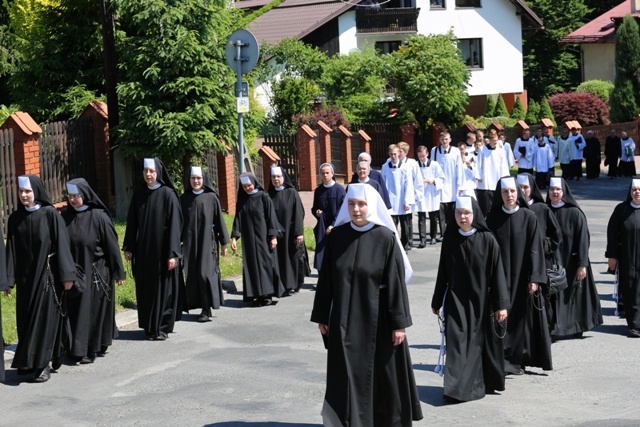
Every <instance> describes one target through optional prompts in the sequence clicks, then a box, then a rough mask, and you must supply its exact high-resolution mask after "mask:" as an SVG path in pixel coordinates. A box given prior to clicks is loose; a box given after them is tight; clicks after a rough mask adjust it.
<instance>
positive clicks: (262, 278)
mask: <svg viewBox="0 0 640 427" xmlns="http://www.w3.org/2000/svg"><path fill="white" fill-rule="evenodd" d="M250 177H251V181H252V182H253V185H254V187H255V189H256V190H257V191H256V192H255V193H254V194H247V192H246V191H244V189H243V188H242V185H240V189H239V190H238V206H237V208H236V216H235V218H234V219H233V230H232V231H231V237H233V238H235V239H239V238H240V237H241V236H242V239H243V240H242V288H243V289H242V291H243V297H244V300H245V301H251V300H254V299H256V298H258V299H260V298H268V297H271V296H276V297H281V296H282V294H283V293H284V286H283V285H282V281H281V280H280V273H279V271H278V270H279V269H278V252H277V251H276V250H271V248H270V247H269V238H270V236H276V237H279V236H280V234H281V230H282V227H281V226H280V224H279V223H278V218H277V215H276V211H275V209H274V207H273V203H272V202H271V198H270V197H269V195H268V194H267V193H266V192H265V191H264V190H263V189H262V187H261V186H260V184H259V183H258V181H257V180H256V179H255V177H254V176H253V175H251V176H250Z"/></svg>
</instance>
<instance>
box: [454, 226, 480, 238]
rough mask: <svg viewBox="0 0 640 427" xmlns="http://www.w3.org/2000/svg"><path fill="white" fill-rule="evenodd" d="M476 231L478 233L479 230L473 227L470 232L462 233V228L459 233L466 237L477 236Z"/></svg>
mask: <svg viewBox="0 0 640 427" xmlns="http://www.w3.org/2000/svg"><path fill="white" fill-rule="evenodd" d="M476 231H478V229H477V228H475V227H473V228H472V229H471V230H469V231H462V228H458V233H460V234H461V235H463V236H465V237H469V236H473V235H474V234H476Z"/></svg>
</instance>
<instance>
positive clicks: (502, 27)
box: [234, 0, 543, 115]
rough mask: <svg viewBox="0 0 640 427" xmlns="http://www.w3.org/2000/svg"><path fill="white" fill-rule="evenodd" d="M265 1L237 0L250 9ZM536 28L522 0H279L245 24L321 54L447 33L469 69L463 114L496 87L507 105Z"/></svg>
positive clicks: (478, 107)
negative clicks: (526, 40)
mask: <svg viewBox="0 0 640 427" xmlns="http://www.w3.org/2000/svg"><path fill="white" fill-rule="evenodd" d="M265 3H268V2H267V1H266V0H241V1H238V2H236V3H234V5H235V7H237V8H242V9H250V10H253V9H256V8H259V7H261V6H262V5H264V4H265ZM542 28H543V24H542V21H541V20H540V18H538V17H537V16H536V15H535V13H533V11H531V9H529V7H528V6H527V5H526V4H525V2H524V1H523V0H386V1H385V0H378V3H376V2H373V1H372V0H360V1H358V0H285V1H284V2H283V3H281V4H280V5H279V6H278V7H276V8H274V9H272V10H270V11H269V12H267V13H265V14H264V15H262V16H260V17H259V18H257V19H256V20H255V21H253V22H252V23H251V24H250V26H249V29H250V30H251V31H252V32H253V33H254V35H255V36H256V38H257V39H258V41H260V42H266V43H270V44H274V43H277V42H278V41H280V40H282V39H284V38H298V39H300V40H302V41H303V42H305V43H309V44H312V45H315V46H318V47H319V48H320V49H321V50H323V51H325V52H327V53H328V54H330V55H331V54H336V53H341V54H348V53H349V52H351V51H353V50H355V49H364V48H366V47H370V46H374V47H376V48H377V49H379V50H380V51H381V52H385V53H386V52H391V51H393V50H396V49H397V48H398V47H399V46H400V45H401V44H402V42H403V41H404V40H405V39H406V38H407V37H409V36H411V35H414V34H425V35H428V34H444V33H447V32H449V31H453V33H454V34H455V36H456V37H457V38H458V39H459V40H460V44H459V47H460V49H461V51H462V55H463V57H464V58H465V59H466V61H467V65H468V67H469V69H470V71H471V80H470V83H469V96H470V99H471V102H470V105H469V107H468V109H467V110H468V112H469V113H470V114H472V115H480V114H482V112H483V111H484V106H485V103H486V99H487V96H488V95H496V94H498V93H502V94H503V97H504V99H505V102H506V104H507V108H509V109H510V108H511V106H512V105H513V103H514V102H515V99H516V98H517V97H520V98H521V101H523V103H524V104H525V105H526V91H525V89H524V87H523V64H522V38H523V32H524V33H525V34H526V32H527V31H534V30H539V29H542Z"/></svg>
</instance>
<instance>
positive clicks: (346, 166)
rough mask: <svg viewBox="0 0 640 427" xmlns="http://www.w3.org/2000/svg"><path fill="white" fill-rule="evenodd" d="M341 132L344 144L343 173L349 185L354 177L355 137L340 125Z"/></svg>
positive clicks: (341, 139)
mask: <svg viewBox="0 0 640 427" xmlns="http://www.w3.org/2000/svg"><path fill="white" fill-rule="evenodd" d="M338 131H339V132H340V141H341V143H342V165H343V167H342V169H343V170H342V172H344V181H345V183H349V181H351V175H353V160H352V156H351V137H352V136H353V135H352V134H351V132H349V129H347V128H346V127H344V126H342V125H340V126H339V127H338Z"/></svg>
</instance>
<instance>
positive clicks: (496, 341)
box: [431, 196, 510, 402]
mask: <svg viewBox="0 0 640 427" xmlns="http://www.w3.org/2000/svg"><path fill="white" fill-rule="evenodd" d="M509 307H510V303H509V291H508V289H507V280H506V278H505V274H504V268H503V266H502V258H501V256H500V247H499V245H498V242H497V241H496V238H495V237H494V236H493V233H491V230H489V227H487V224H486V223H485V220H484V215H483V214H482V211H481V210H480V206H479V205H478V202H476V200H475V199H474V198H472V197H468V196H461V197H458V198H457V200H456V206H455V222H452V223H450V225H449V226H448V227H447V231H446V232H445V236H444V239H443V242H442V250H441V251H440V264H439V266H438V276H437V279H436V286H435V291H434V293H433V298H432V300H431V309H432V311H433V313H434V314H436V315H443V318H444V323H445V337H446V362H445V369H444V396H445V399H450V400H454V401H461V402H466V401H470V400H477V399H482V398H483V397H484V396H485V394H486V393H495V392H496V391H502V390H504V388H505V367H504V349H503V342H502V338H503V337H504V334H505V333H506V331H505V330H504V327H503V326H502V325H503V324H504V321H505V320H506V319H507V309H508V308H509ZM441 308H443V310H442V311H443V313H442V314H441V313H440V309H441Z"/></svg>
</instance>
